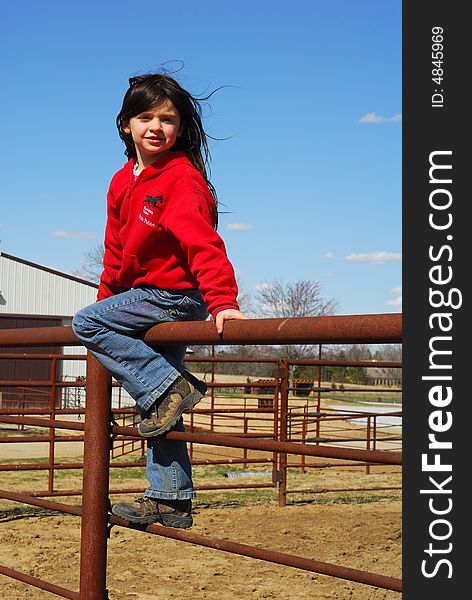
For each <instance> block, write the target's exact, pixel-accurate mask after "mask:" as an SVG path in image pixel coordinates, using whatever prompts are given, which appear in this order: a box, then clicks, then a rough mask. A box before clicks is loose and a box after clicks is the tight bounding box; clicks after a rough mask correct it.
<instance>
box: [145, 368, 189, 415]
mask: <svg viewBox="0 0 472 600" xmlns="http://www.w3.org/2000/svg"><path fill="white" fill-rule="evenodd" d="M179 376H180V372H179V371H177V370H175V371H174V372H173V373H171V374H170V375H169V376H168V377H166V378H165V379H164V381H163V382H162V383H161V384H160V385H159V386H158V387H157V388H156V389H154V390H153V391H152V392H151V393H150V394H149V396H148V398H147V400H145V401H144V402H141V403H140V404H139V410H140V411H143V412H146V411H148V410H149V409H150V408H151V406H152V405H153V404H154V403H155V402H156V400H157V399H158V398H160V397H161V396H162V395H163V394H164V393H165V392H166V391H167V390H168V389H169V388H170V386H171V385H172V384H173V383H174V381H175V380H176V379H177V378H178V377H179ZM136 404H137V403H136Z"/></svg>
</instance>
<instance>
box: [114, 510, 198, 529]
mask: <svg viewBox="0 0 472 600" xmlns="http://www.w3.org/2000/svg"><path fill="white" fill-rule="evenodd" d="M111 512H112V513H113V514H114V515H116V516H117V517H120V519H125V521H129V522H130V523H136V525H152V524H153V523H158V524H159V525H164V527H174V528H175V529H190V527H192V524H193V519H192V517H191V516H190V515H189V516H188V517H185V516H181V515H173V514H163V515H160V516H159V515H148V516H147V517H130V516H129V515H127V514H126V513H124V512H123V513H122V512H121V511H120V510H119V509H118V510H115V506H113V507H112V509H111Z"/></svg>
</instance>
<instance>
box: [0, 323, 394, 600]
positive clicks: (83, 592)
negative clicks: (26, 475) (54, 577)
mask: <svg viewBox="0 0 472 600" xmlns="http://www.w3.org/2000/svg"><path fill="white" fill-rule="evenodd" d="M145 340H146V342H147V343H150V344H156V345H157V344H171V343H177V344H187V345H214V344H217V345H218V344H232V345H238V344H244V345H246V344H322V343H325V344H344V343H356V344H357V343H360V344H384V343H399V342H400V341H401V315H399V314H388V315H351V316H333V317H311V318H294V319H262V320H250V321H237V322H236V321H233V322H231V321H229V322H227V323H226V324H225V331H224V334H223V335H222V336H218V335H217V333H216V331H215V327H214V324H212V323H201V322H198V323H165V324H160V325H158V326H156V327H154V328H152V329H151V330H149V332H148V333H147V334H146V336H145ZM41 345H43V346H51V345H57V346H65V345H67V346H70V345H78V343H77V341H76V340H75V338H74V336H73V333H72V331H71V328H70V327H54V328H41V329H23V330H19V329H18V330H3V331H0V347H8V346H9V347H11V346H24V347H27V346H41ZM312 362H313V361H312ZM395 366H398V363H396V365H395ZM288 372H289V363H288V361H283V360H282V361H280V363H279V364H278V366H277V372H276V377H275V378H274V383H273V389H274V394H273V403H272V407H271V408H269V410H272V411H273V414H274V422H275V423H276V427H275V429H274V435H273V436H267V437H272V439H267V437H266V436H260V435H259V436H257V437H253V436H251V435H244V432H243V435H239V434H238V435H232V434H231V432H230V433H215V431H214V430H213V428H211V429H210V430H209V431H208V432H205V431H201V430H198V431H195V427H194V428H193V429H194V431H192V427H190V431H189V430H187V431H186V432H176V431H172V432H169V433H168V434H167V437H169V438H171V439H180V440H184V441H186V442H188V443H189V444H191V445H192V444H198V445H199V446H201V445H211V446H216V447H227V448H239V449H242V450H243V451H244V452H246V451H247V450H257V451H264V452H267V453H269V455H271V456H272V462H273V483H277V485H278V488H279V505H281V506H284V505H285V502H286V494H287V475H286V474H287V466H288V459H287V457H288V455H292V456H299V457H302V462H301V463H300V466H301V468H307V463H306V462H304V461H305V458H306V457H325V458H328V459H342V460H348V461H354V463H356V462H360V463H362V464H365V465H374V464H375V465H381V464H383V465H400V464H401V454H400V453H399V452H397V451H392V450H388V451H385V450H377V449H375V448H371V447H370V443H371V431H372V426H371V425H369V426H368V429H369V434H368V437H367V448H366V449H360V448H356V447H345V448H343V447H339V446H334V445H329V444H326V445H325V443H326V440H323V439H322V438H321V436H320V435H319V430H318V429H316V428H318V427H319V424H320V418H319V417H320V415H319V414H318V415H316V414H314V415H310V414H307V413H308V410H307V408H306V407H302V415H303V418H302V421H301V422H302V428H301V429H300V428H298V427H297V420H299V416H300V411H297V410H295V411H293V410H291V409H290V407H289V405H288V402H287V399H288V397H289V391H290V383H289V377H288ZM22 383H24V382H22ZM50 384H51V385H50V396H49V400H50V406H49V407H48V408H44V409H42V410H43V413H44V415H48V416H49V418H46V417H45V416H37V414H38V413H37V412H36V413H35V414H36V416H30V415H28V409H27V408H26V407H24V406H23V407H18V408H16V409H15V408H10V409H6V410H4V411H2V412H1V413H0V421H1V422H4V423H14V424H17V425H20V426H22V425H30V426H34V427H47V428H48V429H49V438H48V439H49V441H50V452H52V453H53V448H54V440H55V439H56V440H57V439H58V437H57V436H55V435H54V433H55V429H56V428H60V429H65V430H67V429H69V430H78V431H84V436H83V439H84V459H83V487H82V495H83V498H82V506H81V507H76V506H71V505H68V504H63V503H58V502H55V501H51V500H45V499H44V498H43V497H44V496H47V495H66V494H64V493H63V492H62V491H57V492H55V491H54V490H52V492H51V488H52V483H51V478H52V477H53V470H52V469H51V468H50V475H49V480H50V484H49V488H50V489H49V490H48V491H46V492H44V493H36V494H34V495H33V494H19V493H14V492H9V491H0V497H2V498H5V499H9V500H12V501H17V502H22V503H25V504H30V505H34V506H41V507H44V508H48V509H51V510H56V511H59V512H65V513H69V514H75V515H80V516H82V527H81V552H80V584H79V585H80V590H79V592H78V593H77V592H74V591H71V590H67V589H65V588H62V587H60V586H57V585H54V584H52V583H49V582H45V581H42V580H39V579H37V578H34V577H32V576H30V575H26V574H24V573H19V572H17V571H14V570H13V569H10V568H8V567H6V566H0V572H1V573H3V574H5V575H8V576H10V577H13V578H15V579H18V580H20V581H24V582H25V583H29V584H31V585H34V586H36V587H39V588H42V589H45V590H48V591H50V592H52V593H53V594H56V595H58V596H62V597H65V598H80V600H102V599H103V598H107V597H108V595H107V591H106V553H107V535H108V528H109V527H111V526H112V525H119V526H124V527H126V526H129V524H128V522H127V521H124V520H122V519H119V518H118V517H115V516H113V515H110V514H109V512H108V509H109V501H108V495H109V493H110V491H111V490H109V468H110V454H111V452H110V450H111V448H112V446H113V441H114V440H115V439H116V438H117V436H121V437H123V438H124V439H126V440H128V441H131V442H134V441H135V442H136V443H138V444H139V443H140V441H141V440H140V437H139V435H138V434H137V431H136V428H135V427H132V426H126V425H118V424H117V423H116V421H114V419H113V415H112V412H111V402H110V397H111V386H112V382H111V378H110V376H109V374H108V373H107V372H106V370H105V369H104V368H103V367H102V366H101V365H100V364H99V363H98V362H97V361H96V359H95V358H94V357H93V356H91V355H89V357H88V359H87V375H86V398H87V402H86V408H85V423H83V422H72V421H67V420H59V419H57V414H56V413H57V412H58V411H57V410H56V387H57V382H56V381H55V377H54V376H53V375H52V376H51V382H50ZM78 385H83V382H78ZM215 385H217V386H220V385H221V384H215ZM248 385H249V384H248ZM53 390H54V391H53ZM314 392H315V393H316V394H317V395H318V402H319V398H320V396H321V394H322V392H323V390H322V389H321V388H320V386H318V389H316V388H315V389H314ZM212 399H213V395H212ZM318 408H319V407H318ZM15 410H16V413H15ZM38 410H41V409H32V412H33V413H34V411H38ZM59 410H61V409H59ZM62 410H66V411H67V412H72V414H73V413H74V410H75V411H77V410H80V409H62ZM5 412H7V413H9V414H5ZM194 412H195V414H197V412H198V411H197V409H195V410H194ZM316 412H318V413H319V412H320V411H319V410H318V411H315V413H316ZM76 414H77V413H76ZM59 416H60V415H59ZM325 416H326V415H325ZM338 416H342V415H338ZM351 416H352V415H351ZM212 417H213V419H214V418H215V417H214V406H213V412H211V411H210V419H211V418H212ZM245 418H247V416H245ZM311 418H313V419H315V420H314V421H313V424H314V427H315V435H314V437H310V436H309V435H308V431H309V429H308V428H309V422H310V419H311ZM332 418H336V415H335V416H333V417H332ZM277 420H278V421H277ZM303 424H304V425H303ZM247 433H248V432H247V431H246V434H247ZM43 439H44V438H43ZM75 439H77V438H75ZM293 439H297V441H292V440H293ZM374 439H375V436H374ZM321 442H324V443H321ZM53 458H54V457H53V456H50V462H49V467H51V465H52V466H53V467H57V465H55V464H54V460H53ZM246 458H247V457H246ZM246 462H248V461H246ZM80 466H82V465H80ZM127 491H129V490H127ZM48 492H50V493H48ZM75 493H77V492H75ZM37 496H43V497H37ZM144 530H145V531H147V532H148V533H153V534H156V535H161V536H164V537H170V538H174V539H178V540H181V541H187V542H190V543H193V544H198V545H202V546H207V547H211V548H216V549H219V550H223V551H226V552H232V553H236V554H241V555H245V556H250V557H253V558H258V559H262V560H266V561H270V562H274V563H278V564H284V565H288V566H292V567H296V568H300V569H304V570H307V571H313V572H317V573H322V574H326V575H331V576H334V577H339V578H343V579H347V580H351V581H356V582H361V583H364V584H367V585H373V586H377V587H381V588H385V589H390V590H394V591H401V580H399V579H396V578H392V577H387V576H384V575H380V574H375V573H370V572H367V571H361V570H357V569H351V568H349V567H342V566H338V565H333V564H329V563H322V562H320V561H316V560H310V559H305V558H302V557H299V556H292V555H289V554H285V553H281V552H275V551H272V550H267V549H264V548H257V547H253V546H247V545H244V544H239V543H236V542H230V541H228V540H221V539H215V538H211V537H208V536H200V535H196V534H194V533H191V532H188V531H181V530H175V529H172V528H167V527H163V526H160V525H149V526H147V527H146V528H145V529H144Z"/></svg>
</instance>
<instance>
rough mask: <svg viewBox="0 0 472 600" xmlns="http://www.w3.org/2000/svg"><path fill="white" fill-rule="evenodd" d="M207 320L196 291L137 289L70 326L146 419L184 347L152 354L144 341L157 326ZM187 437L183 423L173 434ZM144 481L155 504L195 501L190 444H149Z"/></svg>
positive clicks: (179, 364) (87, 311) (178, 368)
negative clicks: (172, 501) (188, 450)
mask: <svg viewBox="0 0 472 600" xmlns="http://www.w3.org/2000/svg"><path fill="white" fill-rule="evenodd" d="M207 316H208V312H207V308H206V305H205V303H204V302H203V299H202V297H201V294H200V292H199V291H198V290H195V289H191V290H161V289H158V288H155V287H139V288H134V289H132V290H129V291H127V292H123V293H122V294H117V295H116V296H111V297H110V298H106V299H105V300H101V301H100V302H96V303H95V304H91V305H90V306H87V307H85V308H83V309H82V310H80V311H79V312H78V313H77V314H76V315H75V317H74V319H73V321H72V328H73V330H74V333H75V335H76V337H77V338H78V339H79V340H80V342H82V344H83V345H84V346H85V347H86V348H87V349H88V350H90V351H91V352H92V354H94V356H95V357H96V358H97V359H98V360H99V361H100V362H101V363H102V365H103V366H105V367H106V368H107V369H108V371H109V372H110V373H111V375H112V376H113V377H114V378H115V379H116V380H117V381H118V382H119V383H121V384H122V385H123V387H124V388H125V390H126V391H127V392H128V393H129V394H130V396H131V397H132V398H133V399H134V400H135V402H136V409H137V411H138V412H139V413H140V414H141V416H144V415H145V414H146V413H147V411H148V410H149V409H150V408H151V407H152V405H153V404H154V402H155V401H156V400H157V399H158V398H159V397H160V396H162V394H163V393H164V392H165V391H166V390H167V389H168V388H169V387H170V386H171V385H172V383H173V382H174V381H175V380H176V379H177V377H179V375H180V374H181V373H182V372H183V371H184V366H183V358H184V355H185V350H186V347H185V346H181V345H172V346H171V345H169V346H164V345H162V346H159V347H157V348H151V347H150V346H149V345H148V344H147V343H146V342H145V341H144V339H143V337H144V334H145V333H146V331H147V330H148V329H149V328H150V327H152V326H153V325H157V324H158V323H163V322H169V321H201V320H205V319H206V317H207ZM173 429H174V430H176V431H183V430H184V427H183V421H182V419H180V420H179V421H178V423H177V424H176V425H175V426H174V428H173ZM146 477H147V479H148V480H149V488H148V489H147V490H146V492H145V495H146V496H148V497H151V498H164V499H168V500H186V499H188V498H194V497H195V492H194V491H193V484H192V472H191V465H190V459H189V456H188V452H187V444H186V442H182V441H178V440H167V439H166V438H163V437H160V436H159V437H155V438H148V449H147V463H146Z"/></svg>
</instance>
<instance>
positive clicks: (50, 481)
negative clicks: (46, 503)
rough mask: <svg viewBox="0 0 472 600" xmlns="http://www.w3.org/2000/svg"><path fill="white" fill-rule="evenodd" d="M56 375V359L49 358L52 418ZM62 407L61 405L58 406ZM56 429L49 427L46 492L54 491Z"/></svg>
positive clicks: (54, 414) (53, 415)
mask: <svg viewBox="0 0 472 600" xmlns="http://www.w3.org/2000/svg"><path fill="white" fill-rule="evenodd" d="M56 377H57V359H55V358H53V359H52V360H51V371H50V382H49V383H50V386H51V387H50V389H49V410H50V413H49V418H50V419H51V420H54V419H55V418H56ZM60 408H62V406H61V407H60ZM55 435H56V430H55V428H54V427H50V428H49V460H48V463H49V470H48V493H49V494H52V493H53V492H54V461H55V458H54V437H55Z"/></svg>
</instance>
